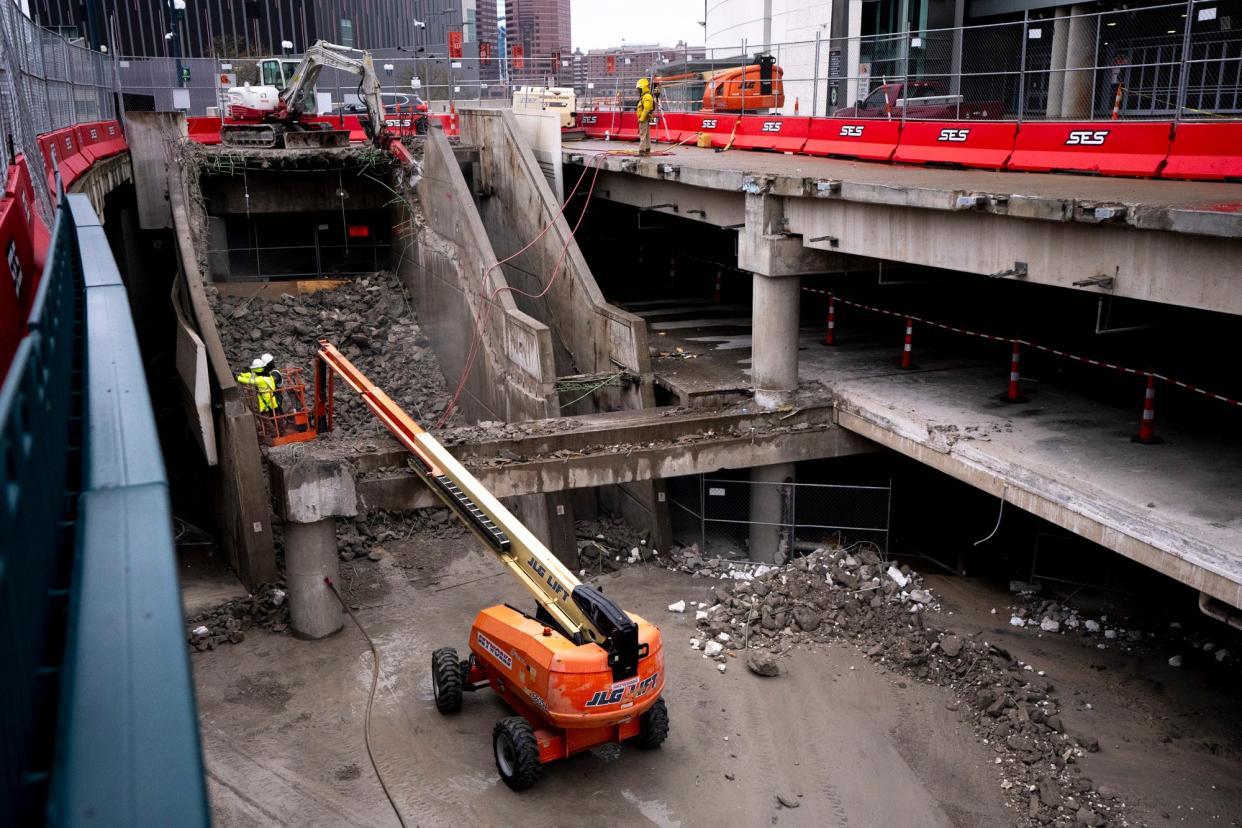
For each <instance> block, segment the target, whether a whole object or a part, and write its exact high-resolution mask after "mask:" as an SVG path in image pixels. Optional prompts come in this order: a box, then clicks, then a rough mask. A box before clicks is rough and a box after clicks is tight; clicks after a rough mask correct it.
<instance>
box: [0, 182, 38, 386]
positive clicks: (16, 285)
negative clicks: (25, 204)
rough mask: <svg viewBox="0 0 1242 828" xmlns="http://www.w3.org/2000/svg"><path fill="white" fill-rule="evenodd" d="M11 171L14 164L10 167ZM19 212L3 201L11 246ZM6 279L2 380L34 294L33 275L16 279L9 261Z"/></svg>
mask: <svg viewBox="0 0 1242 828" xmlns="http://www.w3.org/2000/svg"><path fill="white" fill-rule="evenodd" d="M9 169H10V171H11V170H12V167H10V168H9ZM18 212H19V210H18V208H17V204H16V203H15V202H14V201H13V200H11V199H8V198H6V199H4V200H3V201H0V244H2V245H4V247H6V248H7V247H8V246H9V244H10V243H11V242H10V241H9V240H8V239H7V236H9V235H10V234H11V233H12V232H13V225H14V224H15V222H14V220H13V216H14V215H16V214H17V213H18ZM2 267H3V269H4V271H5V273H7V274H8V277H7V278H0V379H3V377H4V375H5V373H6V372H7V370H8V367H9V363H10V362H12V361H13V354H14V353H15V352H16V351H17V346H18V345H19V344H21V341H22V337H23V336H25V335H26V317H27V315H28V314H29V308H30V301H29V297H30V296H33V295H34V286H33V285H32V284H30V283H31V282H33V281H34V279H32V278H31V277H32V276H33V275H34V274H29V273H18V274H16V275H17V279H16V280H15V279H13V276H14V274H13V272H12V270H11V269H10V268H9V265H8V262H5V263H4V265H3V266H2Z"/></svg>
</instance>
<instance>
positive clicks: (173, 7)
mask: <svg viewBox="0 0 1242 828" xmlns="http://www.w3.org/2000/svg"><path fill="white" fill-rule="evenodd" d="M168 7H169V10H170V11H171V12H172V32H171V34H172V38H171V39H172V52H173V58H174V59H175V60H176V66H177V86H178V87H184V86H185V77H184V69H183V65H182V63H181V21H182V20H184V19H185V0H168Z"/></svg>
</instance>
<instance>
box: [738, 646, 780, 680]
mask: <svg viewBox="0 0 1242 828" xmlns="http://www.w3.org/2000/svg"><path fill="white" fill-rule="evenodd" d="M746 669H748V670H750V671H751V672H752V673H754V674H755V675H757V676H765V677H767V678H772V677H774V676H779V675H780V674H781V668H780V664H778V663H777V661H776V656H774V655H772V653H770V652H768V651H767V650H751V651H750V653H749V654H747V656H746Z"/></svg>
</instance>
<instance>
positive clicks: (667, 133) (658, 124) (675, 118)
mask: <svg viewBox="0 0 1242 828" xmlns="http://www.w3.org/2000/svg"><path fill="white" fill-rule="evenodd" d="M685 118H686V116H685V113H683V112H665V113H663V114H661V115H657V116H656V119H655V122H654V123H652V125H651V140H652V141H658V142H659V143H661V144H676V143H678V142H680V141H681V132H682V122H683V121H685ZM690 140H691V141H693V140H694V139H693V138H691V139H690ZM687 143H688V142H687Z"/></svg>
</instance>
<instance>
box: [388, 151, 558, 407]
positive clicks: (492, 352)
mask: <svg viewBox="0 0 1242 828" xmlns="http://www.w3.org/2000/svg"><path fill="white" fill-rule="evenodd" d="M416 191H417V194H418V199H419V202H420V208H421V210H422V214H423V220H424V223H423V224H422V225H421V226H420V227H419V228H418V232H417V234H416V236H411V235H410V234H409V233H407V232H403V231H402V230H401V228H400V227H399V228H398V232H396V233H395V234H394V236H395V237H396V238H402V237H406V238H413V239H414V242H413V243H411V244H409V245H408V246H406V247H404V248H402V249H400V250H399V251H398V253H397V269H398V273H399V274H400V276H401V279H402V281H403V282H404V283H405V284H406V286H407V287H408V288H410V290H411V291H412V292H413V294H414V295H415V297H417V306H418V318H419V323H420V324H421V325H422V326H423V329H424V330H425V331H426V332H427V336H428V338H429V339H430V340H431V343H432V347H434V348H435V351H436V355H437V357H438V358H439V360H440V365H441V367H442V368H443V370H444V373H445V377H446V378H447V379H448V383H449V388H450V390H452V389H454V388H456V386H457V383H458V381H459V378H460V377H461V376H462V372H463V371H464V370H466V366H467V362H468V360H469V357H470V353H471V351H472V350H477V356H476V357H475V359H474V361H473V364H472V366H471V367H470V373H469V376H468V379H467V382H466V385H465V388H464V389H463V393H462V396H461V400H460V404H461V406H462V410H463V412H464V413H465V415H466V417H467V418H468V419H470V420H530V419H538V418H542V417H554V416H556V414H557V411H556V397H555V382H556V369H555V367H554V364H553V357H552V333H551V331H550V330H549V328H548V326H547V325H544V324H543V323H541V322H539V321H538V320H536V319H534V318H533V317H531V316H529V315H528V314H526V313H524V312H523V311H522V310H521V309H520V308H519V307H518V305H517V303H516V301H515V300H514V297H513V294H512V293H511V292H509V291H508V290H505V289H504V288H505V287H506V286H507V282H506V281H505V275H504V272H503V271H502V270H501V269H500V268H499V267H496V255H495V253H493V252H492V245H491V242H490V241H489V239H488V235H487V231H486V230H485V229H484V228H483V224H482V222H481V221H480V219H479V214H478V211H477V210H476V209H475V207H474V201H473V199H472V197H471V194H470V188H469V187H468V186H467V184H466V180H465V178H464V177H463V176H462V173H461V168H460V166H459V165H458V162H457V159H456V157H455V156H454V154H453V148H452V147H451V146H450V145H449V143H448V140H447V139H446V138H445V137H444V133H443V131H441V130H439V129H433V130H432V131H431V133H430V134H429V136H428V138H427V140H426V142H425V144H424V150H423V159H422V172H421V178H420V179H419V181H418V183H417V184H416ZM398 213H399V215H398V216H397V217H396V220H395V222H394V223H395V224H398V225H403V224H404V223H405V222H407V221H408V220H409V219H408V215H407V214H406V213H405V211H404V210H398ZM476 320H478V322H479V324H478V326H477V327H476ZM476 329H477V330H480V331H481V332H482V336H481V337H480V340H479V342H478V344H477V347H475V348H473V349H472V345H475V342H474V340H475V331H476Z"/></svg>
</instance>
